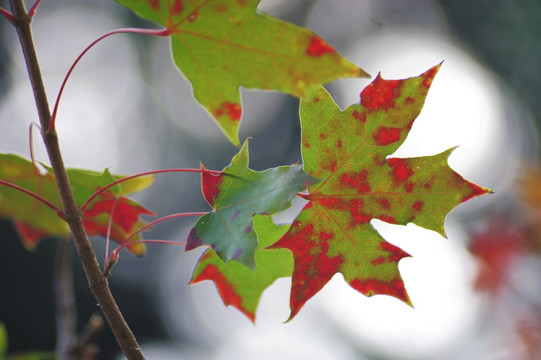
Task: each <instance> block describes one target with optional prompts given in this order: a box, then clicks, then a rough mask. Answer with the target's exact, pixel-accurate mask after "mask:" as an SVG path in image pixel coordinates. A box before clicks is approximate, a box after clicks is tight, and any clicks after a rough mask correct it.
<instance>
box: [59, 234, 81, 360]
mask: <svg viewBox="0 0 541 360" xmlns="http://www.w3.org/2000/svg"><path fill="white" fill-rule="evenodd" d="M71 247H72V242H71V240H70V238H67V237H65V238H62V239H60V242H59V244H58V256H57V259H56V263H55V267H56V271H55V277H54V293H55V299H56V339H57V340H56V352H57V355H58V359H59V360H64V359H70V355H69V352H70V350H71V349H72V348H73V347H74V346H75V344H76V338H77V311H76V307H75V294H74V291H73V276H72V273H73V271H72V269H73V268H72V253H71Z"/></svg>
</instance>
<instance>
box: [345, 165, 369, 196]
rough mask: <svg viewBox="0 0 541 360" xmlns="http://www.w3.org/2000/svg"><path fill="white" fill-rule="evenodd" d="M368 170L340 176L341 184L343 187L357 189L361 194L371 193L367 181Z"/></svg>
mask: <svg viewBox="0 0 541 360" xmlns="http://www.w3.org/2000/svg"><path fill="white" fill-rule="evenodd" d="M367 178H368V170H366V169H364V170H361V172H358V173H344V174H342V176H340V184H341V185H343V186H347V187H351V188H354V189H357V190H358V191H359V192H361V193H366V192H370V190H372V189H371V188H370V185H369V184H368V181H367Z"/></svg>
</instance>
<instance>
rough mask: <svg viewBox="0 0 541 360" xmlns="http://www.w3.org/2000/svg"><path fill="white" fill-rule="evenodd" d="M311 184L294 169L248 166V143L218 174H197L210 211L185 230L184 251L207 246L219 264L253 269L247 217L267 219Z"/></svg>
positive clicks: (254, 246)
mask: <svg viewBox="0 0 541 360" xmlns="http://www.w3.org/2000/svg"><path fill="white" fill-rule="evenodd" d="M315 182H317V180H316V179H314V178H313V177H311V176H310V175H307V174H306V173H305V172H304V171H302V167H301V166H300V165H294V166H280V167H276V168H272V169H267V170H264V171H253V170H251V169H249V168H248V141H245V142H244V145H243V146H242V148H241V149H240V151H239V152H238V154H237V155H235V157H234V158H233V160H232V161H231V164H230V165H229V166H227V167H226V168H225V169H224V170H223V171H222V174H220V175H214V174H212V173H209V172H202V173H201V185H202V190H203V196H204V197H205V200H206V201H207V202H208V204H209V205H210V206H211V207H212V211H210V212H209V213H207V214H205V215H203V216H201V217H200V218H199V220H197V223H196V224H195V226H194V228H193V229H192V230H191V232H190V234H189V236H188V240H187V244H186V251H188V250H192V249H194V248H196V247H199V246H201V245H211V246H212V248H213V249H214V251H216V253H217V254H218V255H219V256H220V258H222V259H223V260H224V261H226V262H227V261H228V260H237V261H238V262H240V263H243V264H244V265H246V266H248V267H250V268H252V269H253V268H254V267H255V262H254V254H255V251H256V249H257V238H256V235H255V233H254V230H253V228H254V225H253V223H252V217H253V216H254V215H256V214H264V215H273V214H276V213H278V212H280V211H283V210H285V209H287V208H288V207H290V206H291V199H292V198H293V197H294V196H295V195H296V194H297V192H299V191H302V190H304V189H305V188H306V187H307V186H309V185H311V184H314V183H315Z"/></svg>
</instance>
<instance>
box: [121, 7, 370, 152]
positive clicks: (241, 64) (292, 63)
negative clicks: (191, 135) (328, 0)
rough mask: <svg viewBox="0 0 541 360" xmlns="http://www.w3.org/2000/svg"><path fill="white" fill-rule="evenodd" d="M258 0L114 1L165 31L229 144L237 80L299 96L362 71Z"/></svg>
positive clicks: (234, 127)
mask: <svg viewBox="0 0 541 360" xmlns="http://www.w3.org/2000/svg"><path fill="white" fill-rule="evenodd" d="M259 1H260V0H238V1H231V0H215V1H208V0H196V1H185V0H182V1H181V0H175V1H169V0H117V2H119V3H120V4H122V5H124V6H126V7H128V8H130V9H132V10H133V11H134V12H135V13H136V14H137V15H138V16H140V17H141V18H143V19H147V20H150V21H153V22H155V23H157V24H160V25H162V26H164V27H165V28H167V29H168V30H169V31H170V32H171V42H172V48H173V58H174V60H175V63H176V64H177V66H178V67H179V69H180V70H181V71H182V73H183V74H184V75H185V76H186V78H188V80H189V81H190V82H191V83H192V87H193V92H194V95H195V98H196V99H197V101H199V102H200V103H201V104H202V105H203V106H205V107H206V109H207V110H208V112H209V113H210V114H211V115H212V116H213V117H214V118H215V119H216V121H217V122H218V124H219V125H220V126H221V128H222V130H223V131H224V132H225V134H226V136H227V137H228V139H229V140H230V141H231V142H232V143H233V144H235V145H240V142H239V138H238V134H237V132H238V127H239V122H240V119H241V115H242V107H241V101H240V94H239V86H244V87H245V88H257V89H268V90H278V91H281V92H284V93H288V94H292V95H295V96H298V97H305V96H308V95H309V94H310V92H311V91H312V90H313V89H314V88H315V87H317V86H319V85H321V84H323V83H327V82H329V81H332V80H335V79H339V78H346V77H363V76H364V77H366V76H367V75H368V74H366V73H365V72H364V71H363V70H361V69H360V68H358V67H357V66H355V65H354V64H352V63H351V62H349V61H348V60H346V59H345V58H343V57H342V56H341V55H340V54H338V53H337V52H336V50H335V49H334V48H333V47H331V46H330V45H329V44H327V43H326V42H325V40H323V39H322V38H320V37H319V36H317V35H316V34H314V33H313V32H311V31H309V30H307V29H304V28H301V27H298V26H295V25H293V24H290V23H287V22H285V21H282V20H279V19H276V18H273V17H270V16H268V15H267V14H264V13H262V12H261V11H259V10H257V5H258V4H259Z"/></svg>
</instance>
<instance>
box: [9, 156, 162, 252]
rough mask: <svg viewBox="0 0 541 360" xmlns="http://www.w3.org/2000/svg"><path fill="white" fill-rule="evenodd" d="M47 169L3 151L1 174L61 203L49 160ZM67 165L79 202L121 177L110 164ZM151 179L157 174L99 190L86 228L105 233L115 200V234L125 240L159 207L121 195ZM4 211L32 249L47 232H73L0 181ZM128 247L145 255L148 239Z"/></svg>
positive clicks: (37, 203) (87, 214)
mask: <svg viewBox="0 0 541 360" xmlns="http://www.w3.org/2000/svg"><path fill="white" fill-rule="evenodd" d="M46 169H47V172H46V173H44V174H41V173H39V172H37V171H36V169H35V168H34V166H33V164H32V162H30V161H29V160H26V159H24V158H22V157H20V156H17V155H13V154H0V180H4V181H7V182H9V183H11V184H14V185H17V186H20V187H22V188H24V189H26V190H29V191H31V192H33V193H35V194H37V195H39V196H41V197H42V198H43V199H45V200H47V201H49V202H50V203H51V204H53V205H54V206H56V207H57V208H59V209H62V203H61V201H60V196H59V193H58V190H57V188H56V181H55V178H54V175H53V173H52V170H51V169H50V168H49V167H47V166H46ZM66 171H67V173H68V178H69V180H70V183H71V186H72V190H73V196H74V198H75V201H76V203H77V204H78V205H79V206H80V205H82V204H83V203H84V202H85V201H86V200H87V199H88V198H89V197H90V196H91V195H92V194H93V193H94V192H95V191H96V190H98V189H100V188H102V187H104V186H105V185H108V184H110V183H112V182H113V181H115V180H117V179H119V178H121V177H122V176H119V175H112V174H111V173H110V172H109V171H108V170H105V171H104V172H103V173H98V172H94V171H87V170H80V169H67V170H66ZM152 180H153V177H152V176H145V177H141V178H134V179H130V180H128V181H126V182H124V183H122V184H121V185H115V186H113V187H111V188H109V189H108V190H106V191H104V192H102V193H101V194H100V195H99V196H97V197H96V198H95V199H94V200H93V201H92V202H91V203H90V204H89V206H88V207H87V209H86V211H85V212H84V213H83V223H84V225H85V229H86V230H87V233H88V234H89V235H99V236H103V237H105V236H106V234H107V227H108V224H109V219H110V217H111V213H112V210H113V206H114V213H113V215H112V216H113V221H112V224H111V239H112V240H115V241H117V242H119V243H121V242H122V241H124V239H125V238H126V237H127V236H128V235H130V234H131V233H133V232H134V231H135V230H136V229H138V228H139V227H141V226H142V225H143V223H142V222H141V221H140V220H139V217H140V215H143V214H147V215H154V213H152V212H151V211H149V210H147V209H145V208H144V207H142V206H141V205H139V204H137V203H136V202H135V201H132V200H130V199H128V198H126V197H124V196H121V195H125V194H129V193H132V192H134V191H140V190H143V189H144V188H146V187H147V186H149V185H150V184H151V183H152ZM115 203H116V204H115ZM0 217H4V218H9V219H12V220H13V222H14V225H15V228H16V229H17V231H18V233H19V235H20V236H21V240H22V242H23V245H24V246H25V247H26V248H28V249H33V248H34V247H35V246H36V244H37V243H38V242H39V241H41V240H42V239H44V238H46V237H55V236H67V235H69V230H68V227H67V224H66V222H65V221H64V220H62V219H61V218H60V217H59V216H58V215H57V214H56V213H55V212H54V211H53V210H51V209H50V208H49V207H48V206H46V205H44V204H43V203H42V202H40V201H38V200H36V199H35V198H33V197H31V196H29V195H27V194H25V193H23V192H21V191H18V190H15V189H13V188H10V187H7V186H4V185H0ZM138 239H139V237H134V238H132V239H131V240H130V241H131V242H134V241H137V240H138ZM128 250H130V251H131V252H133V253H134V254H136V255H142V254H143V253H144V252H145V247H144V245H143V244H133V245H129V246H128Z"/></svg>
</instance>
